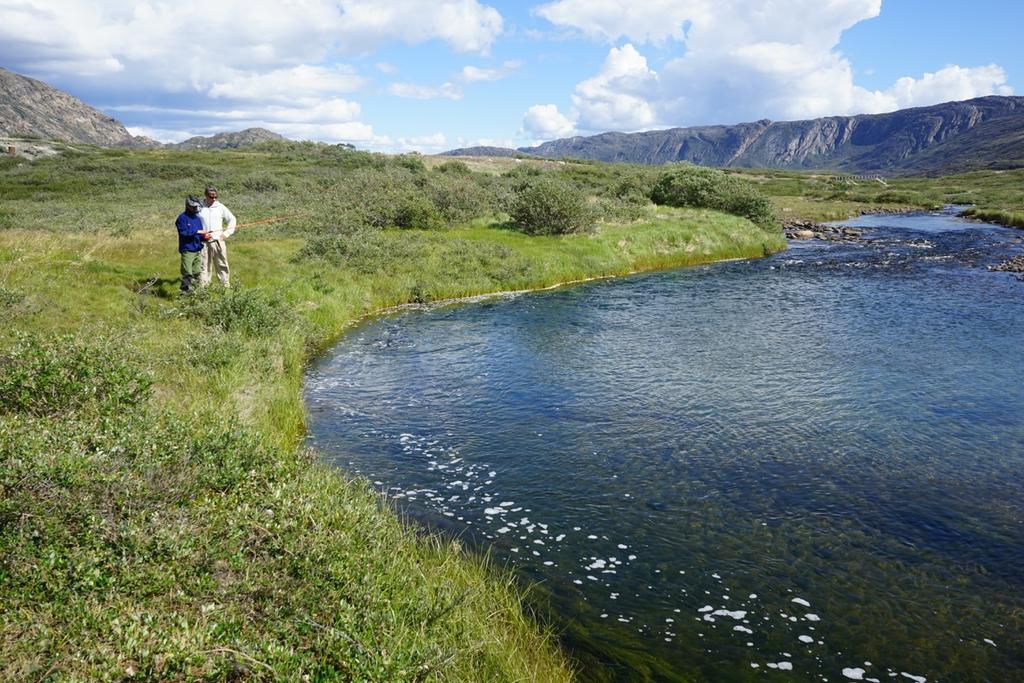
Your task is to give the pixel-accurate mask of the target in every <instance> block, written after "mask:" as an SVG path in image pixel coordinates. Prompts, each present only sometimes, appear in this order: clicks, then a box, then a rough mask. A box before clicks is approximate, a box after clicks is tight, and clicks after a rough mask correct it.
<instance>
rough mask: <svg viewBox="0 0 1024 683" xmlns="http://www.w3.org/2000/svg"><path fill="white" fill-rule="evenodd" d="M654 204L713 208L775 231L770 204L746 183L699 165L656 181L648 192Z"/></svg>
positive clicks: (680, 168) (680, 169) (679, 169)
mask: <svg viewBox="0 0 1024 683" xmlns="http://www.w3.org/2000/svg"><path fill="white" fill-rule="evenodd" d="M651 200H652V201H653V202H654V203H655V204H664V205H667V206H693V207H698V208H705V209H715V210H718V211H725V212H726V213H731V214H735V215H737V216H743V217H744V218H747V219H749V220H750V221H751V222H752V223H754V224H755V225H757V226H758V227H760V228H761V229H763V230H766V231H769V232H775V231H777V230H778V229H779V222H778V219H777V218H776V217H775V209H774V207H773V206H772V203H771V201H770V200H769V199H768V198H767V197H765V196H764V195H763V194H761V192H760V191H759V190H758V189H757V188H756V187H754V186H753V185H752V184H750V183H749V182H747V181H745V180H742V179H740V178H736V177H734V176H731V175H727V174H725V173H723V172H722V171H719V170H717V169H713V168H703V167H701V166H688V165H687V166H681V167H679V168H676V169H673V170H671V171H667V172H665V173H663V174H662V175H661V177H660V178H658V181H657V182H656V183H655V184H654V189H653V190H651Z"/></svg>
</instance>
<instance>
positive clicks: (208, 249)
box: [199, 239, 229, 287]
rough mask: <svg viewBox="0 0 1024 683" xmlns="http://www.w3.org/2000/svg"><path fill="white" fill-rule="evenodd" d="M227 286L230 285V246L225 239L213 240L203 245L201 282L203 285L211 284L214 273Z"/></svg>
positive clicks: (200, 271)
mask: <svg viewBox="0 0 1024 683" xmlns="http://www.w3.org/2000/svg"><path fill="white" fill-rule="evenodd" d="M214 272H216V273H217V279H218V280H220V283H221V284H222V285H224V286H225V287H227V286H229V285H228V247H227V245H226V244H224V240H222V239H221V240H211V241H209V242H207V243H206V244H205V245H203V258H202V268H200V270H199V284H200V285H201V286H203V287H205V286H206V285H208V284H210V279H211V277H212V274H213V273H214Z"/></svg>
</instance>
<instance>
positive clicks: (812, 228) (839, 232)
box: [782, 218, 864, 242]
mask: <svg viewBox="0 0 1024 683" xmlns="http://www.w3.org/2000/svg"><path fill="white" fill-rule="evenodd" d="M782 230H783V232H784V233H785V234H786V238H787V239H791V240H815V239H816V240H831V241H837V242H853V241H857V240H859V239H860V238H861V236H862V235H863V234H864V231H863V230H860V229H859V228H847V227H844V226H839V225H825V224H824V223H816V222H815V221H809V220H805V219H803V218H788V219H786V220H784V221H782Z"/></svg>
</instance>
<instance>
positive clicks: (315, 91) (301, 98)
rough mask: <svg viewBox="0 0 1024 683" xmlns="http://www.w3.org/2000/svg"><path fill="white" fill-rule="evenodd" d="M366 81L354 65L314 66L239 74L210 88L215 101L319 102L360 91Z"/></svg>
mask: <svg viewBox="0 0 1024 683" xmlns="http://www.w3.org/2000/svg"><path fill="white" fill-rule="evenodd" d="M365 82H366V81H365V79H364V78H362V77H361V76H359V75H358V74H357V73H356V70H355V69H354V68H352V67H351V66H347V65H344V64H336V65H333V66H310V65H307V64H302V65H299V66H296V67H292V68H290V69H276V70H274V71H268V72H266V73H261V74H252V73H251V74H237V75H234V76H232V77H230V78H227V79H225V80H224V81H222V82H218V83H214V84H213V85H212V86H210V88H209V90H208V91H207V94H208V95H210V97H214V98H227V99H236V100H263V101H266V100H276V101H283V102H297V101H298V102H306V103H315V102H316V101H318V100H320V99H322V98H323V97H325V96H331V95H336V94H338V93H346V92H352V91H353V90H358V89H359V88H361V87H362V86H363V85H364V84H365Z"/></svg>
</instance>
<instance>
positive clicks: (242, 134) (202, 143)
mask: <svg viewBox="0 0 1024 683" xmlns="http://www.w3.org/2000/svg"><path fill="white" fill-rule="evenodd" d="M284 139H285V137H284V136H283V135H278V134H277V133H274V132H273V131H269V130H267V129H266V128H246V129H245V130H240V131H238V132H237V133H217V134H216V135H211V136H210V137H202V136H197V137H194V138H189V139H188V140H185V141H184V142H179V143H177V144H176V145H170V146H171V147H176V148H178V149H236V148H238V147H247V146H249V145H255V144H257V143H260V142H267V141H268V140H284Z"/></svg>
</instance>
